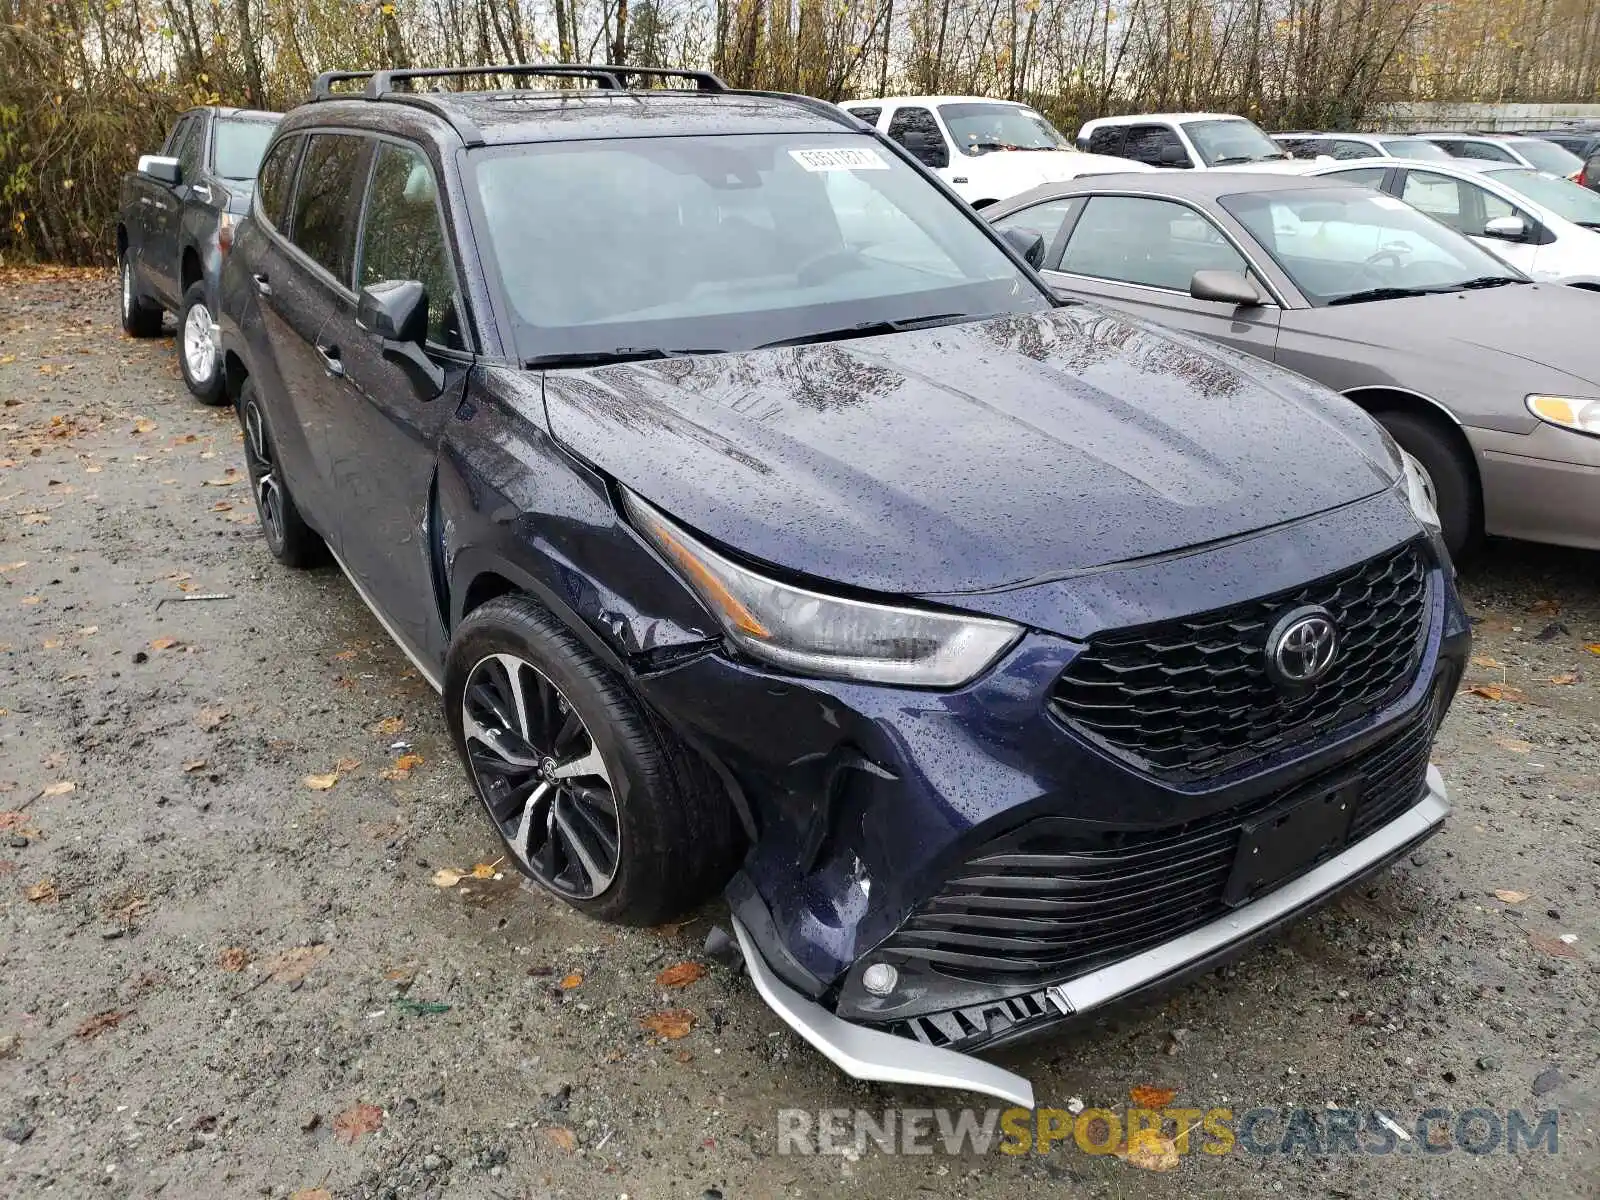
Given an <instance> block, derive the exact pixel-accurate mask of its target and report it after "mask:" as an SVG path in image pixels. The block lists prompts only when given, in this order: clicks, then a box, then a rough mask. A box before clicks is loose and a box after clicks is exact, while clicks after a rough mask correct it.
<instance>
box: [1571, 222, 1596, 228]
mask: <svg viewBox="0 0 1600 1200" xmlns="http://www.w3.org/2000/svg"><path fill="white" fill-rule="evenodd" d="M1573 224H1574V225H1580V226H1582V227H1583V228H1584V229H1600V221H1574V222H1573Z"/></svg>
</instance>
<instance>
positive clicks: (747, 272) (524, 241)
mask: <svg viewBox="0 0 1600 1200" xmlns="http://www.w3.org/2000/svg"><path fill="white" fill-rule="evenodd" d="M474 174H475V176H476V185H477V186H476V190H477V197H478V200H479V203H480V205H481V212H482V221H483V224H484V225H485V227H486V228H487V231H488V234H489V241H490V242H492V244H493V250H494V254H493V259H494V261H495V262H496V264H497V266H498V270H499V274H500V278H501V283H502V285H503V287H504V289H505V294H506V296H507V297H508V299H509V300H510V304H511V308H512V317H513V321H514V324H515V326H516V336H517V342H518V348H519V350H520V351H521V352H522V356H523V358H524V359H533V358H542V357H545V356H548V355H552V354H561V355H582V354H591V355H603V354H606V353H610V352H614V351H621V350H624V349H629V350H633V351H651V350H660V351H668V352H671V351H698V352H715V351H721V350H747V349H751V348H754V347H757V346H764V345H767V344H769V343H772V342H776V341H790V340H797V339H803V338H806V337H810V336H818V337H819V340H822V339H821V338H820V336H819V335H823V334H825V333H828V332H829V331H838V332H839V334H840V336H849V331H850V327H851V326H859V325H868V324H874V325H875V324H879V323H882V322H896V323H900V322H915V321H926V320H932V319H935V318H940V319H943V318H959V317H962V316H971V317H982V316H989V315H993V314H997V313H1021V312H1033V311H1035V310H1039V309H1045V308H1049V307H1051V301H1050V299H1049V297H1048V296H1046V295H1045V294H1044V293H1043V292H1042V291H1041V289H1040V288H1039V287H1038V286H1037V285H1036V284H1034V283H1033V282H1032V281H1031V280H1030V279H1029V278H1028V277H1027V276H1026V275H1025V274H1023V273H1022V272H1021V271H1020V270H1018V268H1017V267H1016V265H1015V264H1014V263H1013V262H1012V260H1011V259H1010V258H1009V257H1007V256H1006V254H1005V253H1004V252H1003V251H1002V250H1001V249H1000V248H999V247H998V246H997V245H996V244H995V243H994V242H993V241H992V240H991V237H990V235H989V234H987V233H986V232H985V230H984V229H983V228H982V227H981V226H980V225H979V224H978V223H977V222H976V221H975V220H974V219H973V218H972V217H971V216H970V215H968V213H967V212H966V211H965V210H964V209H963V208H962V207H960V206H958V205H956V204H953V203H951V201H950V200H948V199H947V198H946V197H945V196H944V194H943V193H942V192H940V191H939V189H937V188H936V187H934V186H933V185H932V184H930V183H929V182H928V181H927V179H925V178H924V177H923V176H922V175H921V174H919V173H918V172H917V171H916V170H915V169H914V168H913V167H911V166H908V165H907V164H906V163H904V162H902V161H901V160H900V159H899V158H897V157H895V156H893V155H890V154H887V153H885V152H884V151H882V150H880V149H879V148H878V147H877V146H875V145H874V144H873V141H872V139H871V138H870V137H868V136H865V135H862V134H836V135H820V136H804V137H799V136H777V135H770V134H760V135H756V134H751V135H738V136H728V137H700V138H691V137H660V138H629V139H618V140H611V141H585V142H567V143H561V142H556V143H542V144H536V145H520V146H507V147H504V148H499V149H495V150H484V151H481V152H479V153H478V154H476V155H475V156H474Z"/></svg>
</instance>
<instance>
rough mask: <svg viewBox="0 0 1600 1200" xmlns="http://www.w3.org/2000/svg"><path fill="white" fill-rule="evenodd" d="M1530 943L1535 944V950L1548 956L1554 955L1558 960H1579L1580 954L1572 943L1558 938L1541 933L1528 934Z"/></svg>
mask: <svg viewBox="0 0 1600 1200" xmlns="http://www.w3.org/2000/svg"><path fill="white" fill-rule="evenodd" d="M1528 941H1530V942H1531V943H1533V948H1534V949H1535V950H1543V951H1544V952H1545V953H1546V954H1553V955H1555V957H1557V958H1577V957H1578V952H1577V951H1576V950H1574V949H1573V948H1572V943H1571V942H1567V941H1564V940H1563V939H1561V938H1558V937H1546V936H1545V935H1544V934H1541V933H1533V932H1532V931H1530V932H1529V933H1528Z"/></svg>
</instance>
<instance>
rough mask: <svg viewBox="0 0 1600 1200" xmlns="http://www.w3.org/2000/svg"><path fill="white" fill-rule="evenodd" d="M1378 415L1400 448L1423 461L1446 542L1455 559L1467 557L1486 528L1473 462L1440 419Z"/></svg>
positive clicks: (1429, 489) (1428, 486) (1386, 413)
mask: <svg viewBox="0 0 1600 1200" xmlns="http://www.w3.org/2000/svg"><path fill="white" fill-rule="evenodd" d="M1377 418H1378V422H1379V424H1381V425H1382V426H1383V427H1384V428H1385V429H1387V430H1388V431H1389V436H1390V437H1392V438H1394V440H1395V441H1397V442H1399V443H1400V448H1401V449H1402V450H1404V451H1405V452H1406V453H1407V454H1409V455H1411V457H1412V458H1414V459H1416V460H1417V462H1419V463H1421V464H1422V470H1423V476H1424V480H1425V483H1426V486H1427V488H1428V491H1429V492H1430V493H1431V494H1432V498H1433V505H1434V507H1435V508H1436V509H1438V511H1439V523H1440V525H1441V526H1442V527H1443V528H1442V531H1441V532H1442V535H1443V537H1444V544H1445V546H1446V548H1447V549H1448V550H1449V551H1450V557H1451V558H1453V559H1455V560H1457V561H1460V560H1461V559H1464V558H1465V557H1466V556H1467V555H1469V554H1471V553H1472V550H1473V548H1474V547H1475V546H1476V545H1477V542H1478V539H1479V537H1480V536H1481V534H1482V530H1483V510H1482V505H1481V501H1480V498H1479V494H1478V480H1477V476H1476V475H1475V474H1474V472H1473V469H1472V464H1471V463H1470V462H1469V461H1467V460H1466V458H1465V456H1464V455H1463V454H1462V452H1461V451H1460V450H1459V449H1458V448H1457V445H1456V440H1455V438H1454V437H1452V435H1451V434H1450V433H1449V432H1448V431H1447V430H1446V429H1445V428H1444V427H1443V425H1442V424H1441V423H1440V422H1438V421H1434V420H1431V419H1429V418H1427V417H1419V416H1416V415H1414V414H1412V413H1404V412H1380V413H1378V414H1377Z"/></svg>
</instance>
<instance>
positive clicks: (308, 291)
mask: <svg viewBox="0 0 1600 1200" xmlns="http://www.w3.org/2000/svg"><path fill="white" fill-rule="evenodd" d="M485 73H490V74H494V73H499V74H503V75H505V76H508V77H515V78H514V79H508V82H517V83H522V84H527V85H530V86H525V87H520V88H517V89H516V90H508V91H506V92H503V93H494V92H490V93H481V92H465V91H463V92H456V91H439V92H412V93H404V92H402V91H401V89H402V88H404V87H405V86H406V84H407V83H408V82H409V81H411V80H414V79H417V78H437V77H440V76H442V75H453V74H454V75H468V74H470V75H474V76H480V77H481V76H483V75H484V74H485ZM541 74H548V75H550V76H553V77H554V78H553V79H552V80H551V82H556V83H561V84H565V85H568V86H566V87H564V88H562V89H561V90H559V91H541V90H539V84H540V83H541V82H542V81H541V80H540V79H539V76H540V75H541ZM636 78H637V79H642V80H657V81H663V82H667V83H671V84H672V85H673V86H671V87H655V88H650V89H640V90H630V88H629V85H630V84H632V83H633V82H634V80H635V79H636ZM679 81H682V83H686V84H691V85H693V87H694V88H695V90H693V91H691V90H688V88H687V87H684V86H682V83H680V82H679ZM585 82H588V83H592V84H593V85H594V86H573V85H577V84H581V83H585ZM332 89H333V80H331V79H326V78H325V79H322V80H319V81H318V84H317V85H316V88H315V92H314V95H315V97H316V98H315V99H314V100H313V101H312V102H309V103H307V104H305V105H303V106H302V107H300V108H297V109H295V110H294V111H293V112H291V113H290V114H289V115H288V116H287V117H286V118H285V120H284V122H283V124H282V125H281V126H280V128H279V130H278V132H277V135H276V137H275V138H274V141H273V143H272V145H271V147H270V148H269V149H268V151H267V155H266V158H265V160H264V162H263V165H262V170H261V183H260V186H259V188H258V190H257V193H256V196H255V199H254V202H253V207H252V209H251V215H250V219H249V220H248V221H246V222H244V223H243V224H242V225H241V226H240V229H239V235H238V241H237V245H236V246H235V247H234V251H233V253H232V255H231V256H230V259H229V261H228V264H227V266H226V268H225V271H224V281H223V314H222V325H223V345H224V352H225V377H226V378H227V379H228V380H229V382H230V385H231V388H232V391H233V394H234V396H235V397H236V402H237V404H238V409H239V413H240V419H241V423H242V425H243V428H244V432H245V437H244V454H245V463H246V466H247V468H248V472H249V478H250V480H251V484H252V487H253V490H254V494H255V496H256V500H257V507H258V511H259V512H260V515H261V520H262V527H263V530H264V532H265V541H266V545H267V547H268V549H269V550H270V551H271V552H272V553H273V554H274V555H275V556H277V557H278V558H279V559H280V560H281V561H282V562H284V563H285V564H288V565H303V564H306V563H308V562H311V561H313V560H314V559H315V558H316V556H317V555H318V554H319V553H320V552H321V551H322V550H323V549H324V548H326V549H328V550H331V551H332V553H333V555H334V557H335V559H336V560H337V561H338V562H339V564H340V565H341V566H342V567H343V568H344V569H345V571H346V573H347V574H348V575H349V576H350V578H351V579H352V580H353V581H354V583H355V585H356V588H357V591H358V592H359V593H360V594H361V596H362V598H363V599H364V600H365V601H366V602H367V603H368V605H369V606H371V607H372V609H373V611H374V613H376V614H377V615H378V619H379V620H380V621H381V622H382V623H383V625H384V627H385V628H386V629H387V630H388V631H389V632H390V633H391V634H392V635H393V637H394V638H395V640H396V641H397V642H398V643H399V644H400V646H401V647H402V648H403V649H404V650H405V652H406V653H407V655H409V656H410V657H411V659H412V661H413V662H414V663H415V664H416V666H417V668H418V670H419V671H421V673H422V674H423V676H424V677H426V678H427V679H428V680H429V681H430V682H431V683H432V684H433V685H434V686H435V687H436V688H438V689H439V690H440V691H441V693H442V694H443V698H444V704H445V711H446V715H447V719H448V722H449V728H450V730H451V735H452V737H453V739H454V742H455V747H456V750H457V752H458V753H459V755H460V757H461V760H462V763H463V765H464V767H465V770H466V774H467V777H468V779H469V780H470V781H471V783H472V786H473V788H474V790H475V791H476V793H477V795H478V797H479V799H480V800H481V801H482V802H483V805H484V807H485V811H486V812H487V814H488V816H489V818H490V821H491V824H492V826H493V828H494V829H495V830H496V832H497V833H498V835H499V836H500V837H501V838H503V839H504V841H505V844H506V847H507V853H508V855H509V857H510V858H511V859H512V861H514V862H515V863H516V864H517V866H518V867H519V868H520V869H521V870H523V871H525V872H526V873H527V874H528V875H529V876H530V877H531V878H532V879H534V880H535V881H536V882H537V883H538V884H540V885H541V886H542V887H544V888H546V889H548V890H549V891H550V892H551V893H553V894H554V895H555V896H558V897H560V898H562V899H564V900H566V901H567V902H569V903H570V904H572V905H573V906H574V907H576V908H577V909H578V910H580V911H581V912H584V913H587V914H589V915H591V916H594V917H598V918H602V919H606V920H614V921H628V922H637V923H641V924H648V923H651V922H655V921H659V920H662V919H664V918H666V917H669V916H671V915H673V914H675V913H678V912H681V911H683V910H684V909H686V908H687V907H688V906H690V905H692V904H694V903H696V902H697V901H699V900H700V899H701V898H703V897H704V896H706V895H707V894H708V893H710V892H713V891H715V890H716V889H717V888H722V887H724V886H725V889H726V896H727V899H728V902H729V905H730V907H731V910H732V923H733V930H734V934H735V937H736V938H737V942H738V945H739V946H740V947H741V949H742V952H743V956H744V961H745V963H746V965H747V966H748V968H749V970H750V973H751V975H752V978H753V979H754V982H755V986H756V988H757V990H758V991H759V992H760V994H761V995H762V996H763V997H764V998H765V999H766V1001H767V1002H768V1003H769V1004H770V1005H771V1006H772V1007H773V1008H774V1010H775V1011H776V1012H777V1013H778V1015H779V1016H780V1017H782V1019H783V1020H784V1021H786V1022H787V1023H788V1024H790V1025H791V1026H792V1027H793V1028H794V1029H795V1030H796V1031H797V1032H798V1033H799V1034H800V1035H801V1036H802V1037H804V1038H805V1039H806V1040H807V1041H808V1042H810V1043H811V1044H812V1045H813V1046H815V1047H816V1048H818V1049H819V1050H821V1051H822V1052H823V1053H824V1054H826V1055H828V1056H829V1057H830V1058H831V1059H832V1060H833V1061H834V1062H836V1063H838V1064H839V1065H840V1066H841V1067H842V1068H843V1069H844V1070H846V1071H848V1072H850V1073H851V1074H853V1075H856V1076H859V1077H861V1078H866V1079H880V1080H889V1081H897V1082H914V1083H918V1084H923V1085H948V1086H958V1087H965V1088H971V1089H974V1090H977V1091H980V1092H986V1093H990V1094H993V1095H996V1096H1002V1097H1005V1098H1006V1099H1008V1100H1010V1101H1012V1102H1013V1103H1023V1104H1029V1103H1031V1102H1032V1089H1031V1087H1030V1086H1029V1084H1028V1083H1027V1081H1026V1080H1025V1079H1022V1078H1020V1077H1019V1076H1017V1075H1015V1074H1013V1073H1011V1072H1009V1071H1005V1070H1002V1069H1001V1068H999V1067H996V1066H993V1065H991V1064H989V1063H985V1062H982V1061H980V1060H977V1059H975V1058H972V1057H970V1055H969V1054H968V1053H966V1052H968V1051H972V1050H976V1049H987V1048H992V1047H994V1046H998V1045H1001V1044H1003V1043H1005V1042H1008V1041H1011V1040H1014V1039H1016V1038H1020V1037H1024V1036H1028V1035H1031V1034H1034V1033H1037V1032H1040V1031H1042V1030H1045V1029H1048V1028H1050V1027H1052V1026H1054V1025H1056V1024H1058V1023H1059V1022H1062V1021H1064V1020H1067V1019H1069V1018H1076V1017H1078V1016H1080V1015H1082V1014H1092V1013H1096V1012H1100V1011H1104V1010H1105V1008H1106V1006H1108V1005H1111V1004H1118V1005H1120V1004H1122V1003H1124V1002H1126V1001H1129V1000H1130V999H1132V998H1133V997H1134V996H1136V995H1139V994H1141V993H1143V992H1144V991H1145V989H1147V988H1149V987H1153V986H1156V985H1158V984H1163V983H1169V982H1171V981H1172V980H1174V979H1176V978H1179V977H1181V976H1182V975H1183V974H1184V973H1185V972H1188V971H1192V970H1200V969H1204V968H1206V967H1208V966H1211V965H1214V964H1215V963H1216V962H1217V961H1218V959H1219V957H1221V956H1225V955H1227V954H1230V953H1234V952H1237V951H1238V950H1240V949H1241V948H1242V947H1243V946H1244V945H1246V944H1247V943H1248V942H1249V941H1250V940H1252V939H1253V938H1256V937H1258V936H1261V935H1264V934H1265V933H1266V932H1267V931H1269V930H1271V929H1273V928H1275V927H1277V926H1279V925H1281V924H1282V923H1283V922H1284V921H1285V920H1286V919H1288V918H1290V917H1292V916H1294V915H1295V914H1297V913H1298V912H1300V911H1301V910H1302V909H1303V908H1305V907H1306V906H1307V905H1310V904H1314V903H1316V902H1318V901H1320V900H1321V899H1323V898H1326V897H1327V896H1329V895H1331V894H1332V893H1333V892H1335V891H1336V890H1338V889H1340V888H1342V887H1344V886H1346V885H1347V884H1349V883H1350V882H1352V881H1354V880H1357V879H1360V878H1362V877H1364V876H1365V875H1367V874H1368V873H1370V872H1371V871H1372V870H1374V869H1376V868H1379V867H1381V866H1382V865H1383V864H1385V863H1387V862H1389V861H1391V860H1392V859H1394V858H1395V856H1397V855H1401V854H1404V853H1406V852H1407V850H1408V849H1409V848H1410V847H1411V846H1413V845H1414V844H1415V843H1416V842H1417V841H1418V840H1420V839H1422V838H1425V837H1427V836H1429V834H1430V833H1432V832H1433V831H1434V830H1435V829H1437V828H1438V826H1439V824H1440V822H1441V821H1442V820H1443V819H1444V816H1445V813H1446V810H1447V801H1446V796H1445V791H1444V785H1443V782H1442V780H1441V778H1440V776H1439V773H1438V771H1437V770H1436V769H1434V768H1431V767H1430V766H1429V765H1428V753H1429V744H1430V742H1431V741H1432V738H1433V734H1434V731H1435V729H1436V727H1437V725H1438V723H1439V721H1440V719H1441V718H1442V717H1443V715H1444V712H1445V710H1446V708H1447V707H1448V705H1449V703H1450V700H1451V697H1452V696H1453V694H1454V692H1455V690H1456V686H1457V683H1458V680H1459V678H1460V675H1461V671H1462V669H1463V666H1464V659H1465V655H1466V653H1467V648H1468V641H1469V633H1468V625H1467V621H1466V619H1465V616H1464V614H1463V612H1462V608H1461V605H1460V603H1459V601H1458V599H1457V597H1456V593H1455V588H1454V584H1453V579H1452V574H1451V571H1450V569H1449V564H1448V560H1447V558H1446V556H1445V553H1444V551H1443V549H1442V547H1441V545H1440V543H1439V538H1438V521H1437V514H1436V513H1435V512H1434V510H1433V508H1432V506H1431V503H1430V501H1429V500H1428V497H1427V494H1426V491H1425V490H1424V487H1423V478H1422V475H1421V474H1420V472H1419V470H1418V468H1417V467H1416V465H1415V464H1414V463H1413V462H1412V461H1411V460H1410V459H1408V458H1406V457H1405V456H1404V455H1402V454H1401V453H1400V452H1399V451H1398V450H1397V449H1396V448H1395V447H1394V444H1393V443H1392V442H1391V441H1390V440H1389V439H1388V438H1387V437H1385V436H1384V435H1383V433H1382V431H1381V430H1380V429H1379V427H1378V426H1377V425H1376V424H1374V423H1373V422H1372V421H1370V420H1369V419H1368V418H1367V417H1366V416H1365V415H1364V414H1362V413H1361V412H1360V411H1359V410H1358V409H1357V408H1356V407H1355V406H1353V405H1351V404H1348V403H1347V402H1345V401H1343V400H1341V399H1340V398H1338V397H1337V396H1335V395H1333V394H1332V393H1330V392H1327V391H1326V390H1324V389H1322V388H1320V387H1318V386H1316V385H1314V384H1312V383H1310V382H1308V381H1305V380H1303V379H1300V378H1299V377H1297V376H1294V375H1292V374H1289V373H1287V372H1283V371H1279V370H1277V369H1276V368H1274V367H1272V366H1271V365H1269V364H1267V363H1262V362H1258V361H1256V360H1252V359H1249V358H1246V357H1243V356H1238V355H1231V354H1227V353H1225V352H1223V351H1220V350H1214V349H1210V348H1208V347H1207V346H1206V345H1205V344H1204V343H1202V342H1200V341H1199V340H1197V339H1193V338H1188V337H1184V336H1181V335H1176V334H1167V333H1163V332H1160V331H1158V330H1156V329H1153V328H1151V327H1148V326H1146V325H1144V324H1141V323H1135V322H1130V321H1127V320H1124V319H1121V318H1119V317H1116V316H1112V315H1110V314H1106V313H1102V312H1097V311H1094V310H1091V309H1088V308H1079V307H1066V306H1062V305H1060V304H1059V303H1058V302H1057V301H1056V300H1055V298H1054V297H1053V296H1052V294H1051V293H1050V291H1049V289H1048V288H1047V287H1046V285H1045V284H1044V283H1043V281H1042V280H1041V279H1040V278H1039V277H1038V276H1037V275H1036V274H1035V273H1034V272H1033V270H1032V269H1031V268H1030V267H1028V266H1027V264H1026V262H1025V260H1024V257H1023V256H1022V255H1021V254H1019V253H1017V252H1016V251H1015V250H1013V249H1011V248H1010V247H1011V243H1010V242H1009V241H1008V240H1007V239H1005V238H1003V237H1002V236H1001V235H1000V234H999V233H997V232H996V231H994V230H993V229H991V228H990V227H989V226H988V225H987V224H986V223H985V222H984V221H983V220H982V219H981V218H980V217H978V215H977V214H976V213H974V212H973V211H972V210H971V208H970V207H968V206H967V205H965V204H961V203H957V202H956V201H955V200H954V199H953V198H952V197H951V196H950V194H949V193H948V191H947V190H946V189H945V188H943V187H941V186H939V185H938V182H937V180H936V179H935V177H934V176H932V175H931V174H930V173H929V172H928V171H927V170H926V169H925V168H924V167H923V166H922V165H921V164H919V163H918V162H917V161H916V160H915V159H914V158H912V157H911V155H910V154H909V153H907V152H906V151H905V149H904V148H903V147H902V146H901V145H900V144H899V143H897V142H895V141H893V140H892V139H890V138H888V137H887V136H886V135H884V134H882V133H879V132H877V131H874V130H870V129H868V128H867V127H866V126H864V125H863V124H862V123H861V122H859V121H857V120H856V119H855V118H853V117H850V116H848V115H847V114H845V113H843V112H841V111H840V110H839V109H838V108H837V107H835V106H833V105H831V104H826V103H824V102H821V101H817V100H811V99H808V98H805V97H785V96H781V95H775V94H770V93H753V92H738V91H733V90H730V89H728V88H727V87H726V86H725V85H724V84H723V83H722V81H721V80H719V79H717V78H716V77H715V76H714V75H709V74H706V73H701V72H680V71H662V70H649V71H644V70H634V69H624V68H620V67H571V66H567V67H559V68H540V67H534V66H523V67H472V68H465V69H462V70H461V71H458V72H437V71H435V72H415V71H385V72H379V73H376V74H372V75H371V76H370V77H369V78H368V80H367V82H366V84H365V87H364V91H363V92H362V94H361V96H360V97H359V98H344V99H341V98H337V97H336V95H335V94H334V92H333V90H332ZM1152 178H1153V177H1152ZM1026 249H1027V250H1028V251H1029V252H1032V247H1031V245H1030V246H1029V247H1027V248H1026Z"/></svg>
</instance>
